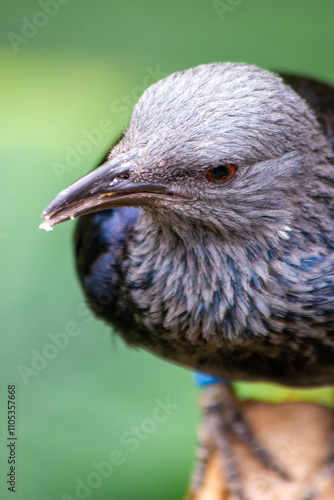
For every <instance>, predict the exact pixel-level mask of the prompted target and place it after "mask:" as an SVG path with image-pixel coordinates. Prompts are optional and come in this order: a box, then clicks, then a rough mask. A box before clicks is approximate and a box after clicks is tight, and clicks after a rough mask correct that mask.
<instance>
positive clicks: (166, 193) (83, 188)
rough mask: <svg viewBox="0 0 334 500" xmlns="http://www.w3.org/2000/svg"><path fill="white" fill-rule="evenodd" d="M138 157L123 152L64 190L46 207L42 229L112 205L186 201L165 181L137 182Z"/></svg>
mask: <svg viewBox="0 0 334 500" xmlns="http://www.w3.org/2000/svg"><path fill="white" fill-rule="evenodd" d="M137 158H138V151H132V152H129V153H124V154H121V155H119V156H117V157H115V158H113V159H111V160H109V161H107V162H106V163H104V164H103V165H101V166H100V167H98V168H97V169H96V170H93V171H92V172H90V173H89V174H87V175H85V176H84V177H82V178H81V179H79V180H78V181H76V182H74V183H73V184H71V186H69V187H68V188H66V189H64V191H62V192H61V193H59V194H58V196H56V198H55V199H54V200H53V201H52V202H51V203H50V204H49V205H48V206H47V207H46V209H45V210H44V212H43V214H42V217H45V221H44V222H42V224H41V225H40V228H41V229H45V230H46V231H50V230H51V229H52V226H54V225H55V224H59V223H60V222H64V221H66V220H69V219H75V218H76V217H78V216H80V215H86V214H89V213H91V212H98V211H100V210H105V209H107V208H112V207H122V206H123V207H124V206H140V205H145V204H148V203H152V202H154V201H157V200H160V201H161V200H166V201H169V202H180V201H184V199H185V198H184V197H180V196H178V195H177V194H176V193H175V192H173V191H172V190H171V189H169V188H167V186H165V185H163V184H157V183H154V182H144V181H143V182H135V181H133V180H132V174H133V171H134V168H135V166H136V160H137Z"/></svg>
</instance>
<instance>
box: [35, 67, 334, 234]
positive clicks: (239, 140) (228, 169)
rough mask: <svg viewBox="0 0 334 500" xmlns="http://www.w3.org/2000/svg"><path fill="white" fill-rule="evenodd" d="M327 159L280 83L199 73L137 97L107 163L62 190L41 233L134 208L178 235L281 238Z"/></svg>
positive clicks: (298, 101) (262, 73)
mask: <svg viewBox="0 0 334 500" xmlns="http://www.w3.org/2000/svg"><path fill="white" fill-rule="evenodd" d="M327 154H329V144H328V142H327V139H326V138H325V137H324V135H323V134H322V133H321V131H320V129H319V125H318V122H317V120H316V118H315V116H314V114H313V112H312V111H311V110H310V109H309V107H308V105H307V104H306V102H305V101H304V100H303V99H302V98H301V97H299V96H298V95H297V94H296V93H295V92H294V91H293V90H292V89H291V88H290V87H288V86H286V85H285V84H284V83H283V82H282V80H281V79H280V78H279V77H278V76H276V75H275V74H273V73H271V72H269V71H266V70H263V69H259V68H257V67H255V66H249V65H245V64H233V63H225V64H210V65H203V66H198V67H196V68H192V69H189V70H186V71H183V72H179V73H174V74H172V75H170V76H169V77H167V78H165V79H163V80H161V81H159V82H158V83H156V84H154V85H152V86H151V87H150V88H148V89H147V90H146V91H145V92H144V94H143V95H142V97H141V98H140V100H139V102H138V103H137V105H136V106H135V108H134V111H133V114H132V118H131V122H130V125H129V127H128V129H127V131H126V132H125V134H124V137H123V139H122V140H121V141H120V142H119V143H118V144H117V145H116V147H114V149H112V150H111V152H110V155H109V157H108V160H107V162H106V163H104V164H103V165H102V166H100V167H99V168H97V169H96V170H94V171H92V172H91V173H89V174H88V175H86V176H85V177H83V178H81V179H79V180H78V181H77V182H75V183H74V184H72V185H71V186H69V187H68V188H67V189H65V190H64V191H62V192H61V193H60V194H59V195H58V196H57V197H56V198H55V199H54V200H53V201H52V202H51V203H50V205H49V206H48V207H47V208H46V209H45V211H44V213H43V216H44V217H45V222H43V224H42V225H41V227H43V228H44V229H51V228H52V226H53V225H54V224H58V223H59V222H62V221H65V220H68V219H73V218H75V217H77V216H80V215H84V214H88V213H90V212H95V211H100V210H104V209H107V208H110V207H116V206H139V207H142V208H143V210H144V211H146V212H147V213H150V214H151V216H152V217H156V218H157V219H160V221H164V223H166V224H167V225H169V226H171V227H174V228H175V229H176V231H178V232H182V228H184V227H186V228H188V229H189V224H190V225H191V226H192V227H193V228H198V227H203V226H205V228H206V230H207V229H208V228H209V229H211V230H212V231H215V232H220V233H222V234H224V235H226V233H229V234H234V235H239V236H241V238H245V237H246V238H247V237H249V236H250V234H251V233H252V234H258V233H261V231H262V232H263V231H272V230H277V232H279V231H284V227H286V226H289V225H290V224H291V218H292V217H293V216H295V215H296V211H298V210H301V211H303V209H302V205H303V200H305V199H307V198H308V196H309V194H310V195H311V192H312V189H313V185H312V182H310V180H311V179H312V178H313V176H314V175H316V172H317V168H319V167H317V166H318V165H319V164H322V163H325V162H326V155H327ZM305 203H306V204H307V203H308V202H306V201H305Z"/></svg>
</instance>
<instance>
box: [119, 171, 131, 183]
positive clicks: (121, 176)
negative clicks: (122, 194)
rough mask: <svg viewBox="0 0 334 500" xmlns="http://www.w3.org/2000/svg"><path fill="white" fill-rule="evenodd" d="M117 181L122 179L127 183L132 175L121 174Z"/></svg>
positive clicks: (127, 173)
mask: <svg viewBox="0 0 334 500" xmlns="http://www.w3.org/2000/svg"><path fill="white" fill-rule="evenodd" d="M117 179H121V180H123V181H126V180H128V179H130V174H129V172H124V173H123V174H119V175H118V176H117Z"/></svg>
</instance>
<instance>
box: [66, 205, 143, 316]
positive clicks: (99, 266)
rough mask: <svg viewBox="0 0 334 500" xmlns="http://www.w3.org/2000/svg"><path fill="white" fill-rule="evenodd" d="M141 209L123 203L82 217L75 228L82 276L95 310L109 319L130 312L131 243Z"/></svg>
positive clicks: (79, 273) (79, 272) (76, 249)
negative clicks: (128, 266)
mask: <svg viewBox="0 0 334 500" xmlns="http://www.w3.org/2000/svg"><path fill="white" fill-rule="evenodd" d="M138 217H139V210H138V209H136V208H133V207H121V208H113V209H109V210H104V211H102V212H97V213H92V214H89V215H86V216H84V217H81V218H80V219H79V222H78V224H77V227H76V231H75V251H76V266H77V271H78V275H79V279H80V281H81V284H82V286H83V288H84V291H85V293H86V296H87V299H88V301H89V303H90V306H91V307H92V309H93V310H94V312H95V313H96V314H97V315H99V316H102V317H105V319H107V320H109V321H110V320H112V322H114V323H115V322H117V317H118V316H121V315H123V320H122V321H123V322H124V313H128V312H129V311H128V309H129V307H130V306H129V303H128V302H129V301H128V297H127V296H128V293H127V290H126V287H124V279H125V268H126V261H127V257H128V253H129V252H128V246H129V244H130V243H131V240H132V235H133V231H134V227H135V225H136V222H137V219H138Z"/></svg>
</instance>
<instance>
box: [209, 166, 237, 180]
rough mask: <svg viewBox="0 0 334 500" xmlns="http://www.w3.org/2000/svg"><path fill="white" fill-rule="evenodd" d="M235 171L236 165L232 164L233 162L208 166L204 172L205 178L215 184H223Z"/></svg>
mask: <svg viewBox="0 0 334 500" xmlns="http://www.w3.org/2000/svg"><path fill="white" fill-rule="evenodd" d="M236 171H237V166H236V165H234V164H233V163H224V165H219V166H218V167H213V168H210V170H209V171H208V172H207V174H206V178H207V179H208V180H209V181H210V182H214V183H215V184H224V183H225V182H227V181H229V180H230V179H232V177H233V176H234V174H235V173H236Z"/></svg>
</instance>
